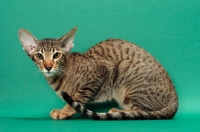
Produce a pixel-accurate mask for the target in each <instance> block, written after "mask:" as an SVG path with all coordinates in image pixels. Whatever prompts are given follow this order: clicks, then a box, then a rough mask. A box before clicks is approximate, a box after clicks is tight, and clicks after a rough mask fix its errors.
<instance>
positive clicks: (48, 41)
mask: <svg viewBox="0 0 200 132" xmlns="http://www.w3.org/2000/svg"><path fill="white" fill-rule="evenodd" d="M58 47H59V42H58V40H57V39H53V38H45V39H42V40H40V41H39V48H43V49H44V50H46V51H48V50H50V49H51V48H58Z"/></svg>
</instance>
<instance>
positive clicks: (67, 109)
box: [50, 104, 76, 120]
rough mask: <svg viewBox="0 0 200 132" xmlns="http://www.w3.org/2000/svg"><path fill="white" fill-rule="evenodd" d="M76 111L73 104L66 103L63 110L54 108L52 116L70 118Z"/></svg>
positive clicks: (55, 118) (61, 118)
mask: <svg viewBox="0 0 200 132" xmlns="http://www.w3.org/2000/svg"><path fill="white" fill-rule="evenodd" d="M75 113H76V111H75V110H74V109H73V108H72V107H71V106H69V105H68V104H66V105H65V106H64V107H63V109H61V110H59V109H56V110H52V111H51V112H50V116H51V117H52V118H53V119H54V120H64V119H70V118H71V117H72V116H73V115H74V114H75Z"/></svg>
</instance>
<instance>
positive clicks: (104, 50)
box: [84, 39, 152, 62]
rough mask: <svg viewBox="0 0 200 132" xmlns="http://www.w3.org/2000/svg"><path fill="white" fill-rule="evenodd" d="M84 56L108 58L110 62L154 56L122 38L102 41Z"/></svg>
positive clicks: (96, 58) (97, 58) (100, 58)
mask: <svg viewBox="0 0 200 132" xmlns="http://www.w3.org/2000/svg"><path fill="white" fill-rule="evenodd" d="M84 56H85V57H88V58H90V59H95V60H107V61H109V62H119V61H121V60H141V59H142V60H146V59H148V58H152V57H151V56H150V55H149V54H148V53H147V52H146V51H145V50H144V49H142V48H140V47H138V46H137V45H135V44H133V43H131V42H128V41H124V40H120V39H107V40H105V41H102V42H100V43H98V44H96V45H94V46H93V47H91V48H90V49H89V50H88V51H86V52H85V53H84Z"/></svg>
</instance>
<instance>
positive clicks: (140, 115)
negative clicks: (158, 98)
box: [61, 92, 177, 120]
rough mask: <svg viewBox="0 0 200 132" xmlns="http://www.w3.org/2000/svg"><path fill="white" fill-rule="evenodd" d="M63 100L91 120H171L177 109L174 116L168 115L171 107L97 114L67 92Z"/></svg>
mask: <svg viewBox="0 0 200 132" xmlns="http://www.w3.org/2000/svg"><path fill="white" fill-rule="evenodd" d="M61 95H62V97H63V99H64V100H65V101H66V102H67V103H68V104H69V105H70V106H71V107H72V108H74V109H75V110H76V112H78V113H81V114H82V115H84V116H86V117H88V118H91V119H93V120H138V119H139V120H141V119H171V118H173V117H174V115H175V113H176V111H177V108H175V109H174V112H173V113H172V114H168V113H169V112H167V111H169V110H172V109H171V107H170V108H168V107H166V108H164V109H162V110H160V111H152V112H145V111H139V112H137V111H131V112H114V113H96V112H93V111H90V110H88V109H86V108H84V107H83V106H81V105H80V104H78V103H77V102H75V101H74V100H73V99H72V98H71V97H70V96H69V95H68V94H67V93H66V92H61ZM176 105H177V104H176Z"/></svg>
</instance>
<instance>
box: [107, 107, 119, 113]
mask: <svg viewBox="0 0 200 132" xmlns="http://www.w3.org/2000/svg"><path fill="white" fill-rule="evenodd" d="M119 111H120V110H118V109H116V108H112V109H110V110H109V111H108V113H115V112H119Z"/></svg>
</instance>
